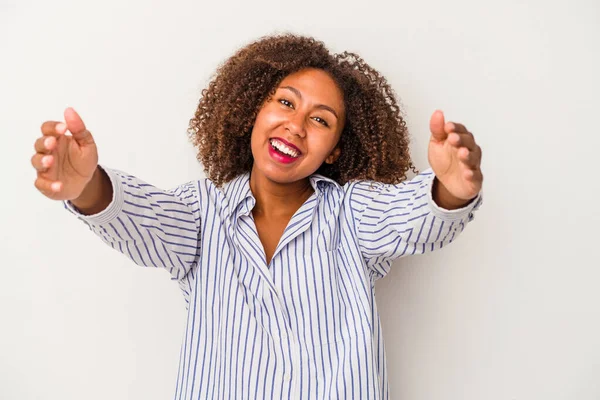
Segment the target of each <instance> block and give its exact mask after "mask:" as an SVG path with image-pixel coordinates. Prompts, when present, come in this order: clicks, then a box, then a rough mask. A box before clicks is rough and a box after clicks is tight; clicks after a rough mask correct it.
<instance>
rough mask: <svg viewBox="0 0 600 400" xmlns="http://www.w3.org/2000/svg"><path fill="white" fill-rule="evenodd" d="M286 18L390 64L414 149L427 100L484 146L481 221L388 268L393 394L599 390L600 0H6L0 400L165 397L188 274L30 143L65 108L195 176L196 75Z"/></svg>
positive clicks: (382, 300) (1, 77)
mask: <svg viewBox="0 0 600 400" xmlns="http://www.w3.org/2000/svg"><path fill="white" fill-rule="evenodd" d="M278 31H292V32H295V33H301V34H308V35H313V36H315V37H317V38H318V39H320V40H323V41H325V43H326V44H327V45H328V46H329V47H330V48H331V50H332V51H334V52H341V51H343V50H350V51H355V52H358V53H359V54H361V55H362V56H363V57H364V58H365V59H366V60H367V61H368V62H369V63H371V64H372V65H373V66H374V67H375V68H377V69H379V70H380V71H381V72H382V73H383V74H384V75H385V76H387V78H388V80H389V82H390V83H391V84H392V86H393V87H394V88H395V90H396V93H397V95H398V97H399V98H400V100H401V102H402V104H403V107H404V110H405V112H406V114H407V121H408V125H409V128H410V131H411V134H412V139H413V141H412V152H413V157H414V159H415V162H416V164H417V166H418V167H419V168H420V169H424V168H426V167H427V157H426V151H427V142H428V138H429V130H428V122H429V117H430V115H431V114H432V113H433V111H434V110H435V109H436V108H440V109H442V110H444V111H445V113H446V116H447V118H448V119H449V120H454V121H459V122H463V123H464V124H465V125H466V126H467V127H468V128H469V129H470V130H471V131H472V132H473V133H474V134H475V136H476V139H477V141H478V143H479V144H480V145H481V146H482V148H483V154H484V161H483V170H484V174H485V184H484V191H485V202H484V205H483V206H482V208H481V210H480V211H479V212H478V213H477V216H476V218H475V221H474V222H473V223H472V224H470V226H469V227H468V229H467V230H466V231H465V232H464V234H463V235H462V236H461V237H460V239H459V240H457V241H456V242H455V243H454V244H453V245H452V246H449V247H447V248H444V249H443V250H442V251H439V252H437V253H434V254H431V255H428V256H421V257H412V258H405V259H403V260H401V261H399V262H397V263H396V265H395V269H394V271H393V272H392V273H391V274H390V275H389V276H388V277H386V278H385V279H384V280H382V281H381V282H379V283H378V284H377V297H378V304H379V307H380V310H381V312H382V321H383V327H384V332H385V339H386V343H387V351H388V356H389V360H388V365H389V378H390V381H391V387H392V389H391V394H392V398H393V399H410V400H429V399H434V400H435V399H451V400H471V399H473V400H475V399H477V400H479V399H486V400H531V399H544V400H558V399H565V400H567V399H569V400H593V399H595V400H597V399H600V261H599V258H600V257H599V256H598V244H599V243H598V239H599V238H600V237H599V234H598V228H599V226H600V225H599V224H600V215H599V214H600V212H599V211H598V206H597V204H598V198H599V195H600V193H599V185H598V183H597V176H596V171H597V169H598V167H597V166H598V162H599V161H600V157H599V152H598V148H599V146H600V139H599V136H600V123H599V120H598V115H599V112H598V109H599V107H600V101H599V96H600V84H599V83H600V78H599V77H598V74H599V71H600V55H599V53H600V3H599V2H598V1H597V0H574V1H571V2H570V3H567V2H566V1H558V2H557V1H542V0H535V1H534V0H532V1H518V0H504V1H495V2H482V1H475V0H472V1H468V0H456V1H452V2H447V1H443V0H429V1H410V2H403V1H399V2H385V1H379V0H370V1H368V2H361V3H360V4H356V5H353V4H352V3H348V2H346V1H341V0H338V1H331V2H328V1H322V0H321V1H314V2H313V1H301V2H273V3H268V2H264V1H256V0H255V1H248V2H239V4H236V3H233V2H231V1H219V2H212V3H207V2H202V1H193V2H192V1H176V0H172V1H163V2H160V1H141V0H136V1H133V0H131V1H127V2H125V1H118V0H104V1H93V2H92V1H74V0H73V1H67V0H53V1H42V0H30V1H28V0H19V1H17V0H0V135H1V138H2V141H1V142H0V143H2V149H1V152H0V154H1V156H0V171H1V173H2V178H1V181H0V191H1V196H0V201H1V205H2V207H1V210H2V211H1V214H0V218H1V219H0V224H1V227H2V229H1V230H0V235H1V237H0V246H1V254H0V265H1V267H0V323H1V326H0V398H1V399H19V400H28V399H61V400H66V399H168V398H172V395H173V393H174V388H175V379H176V373H177V361H178V357H179V345H180V343H181V336H182V332H183V327H184V317H185V309H184V301H183V298H182V296H181V294H180V292H179V289H178V287H177V285H176V284H175V283H173V282H171V281H170V280H169V275H168V274H167V273H166V272H165V271H160V270H151V269H147V270H144V269H143V268H141V267H137V266H135V265H134V264H133V263H131V262H129V261H128V260H127V259H126V258H125V257H124V256H122V255H120V254H118V253H117V252H114V251H113V250H112V249H111V248H109V247H108V246H106V245H104V244H103V243H102V242H101V241H100V240H99V239H98V238H96V237H95V236H94V235H93V234H92V233H91V232H89V231H88V229H87V228H86V227H85V225H84V224H82V223H81V222H79V221H78V220H77V219H76V218H74V217H72V216H71V215H70V214H68V213H67V212H66V211H65V210H64V209H63V208H62V205H61V204H60V203H57V202H52V201H50V200H48V199H46V198H45V197H43V196H42V195H41V194H39V193H37V191H36V190H35V188H34V186H33V181H34V178H35V173H34V171H33V169H32V168H31V166H30V161H29V160H30V157H31V155H32V154H33V142H34V140H35V139H36V138H37V137H38V135H39V134H40V131H39V126H40V125H41V123H42V122H43V121H45V120H59V119H62V112H63V110H64V108H65V107H67V106H73V107H74V108H75V109H77V110H78V111H79V112H80V113H81V115H82V116H83V118H84V120H85V121H86V123H87V125H88V127H89V129H90V130H91V131H92V133H94V134H95V138H96V140H97V142H98V143H99V149H100V161H101V162H102V163H103V164H106V165H108V166H111V167H113V168H118V169H122V170H125V171H128V172H130V173H132V174H135V175H137V176H138V177H140V178H142V179H145V180H147V181H150V182H152V183H153V184H155V185H157V186H159V187H163V188H170V187H173V186H175V185H177V184H179V183H183V182H185V181H187V180H191V179H194V178H198V177H200V176H202V167H201V166H200V165H199V164H198V163H197V162H196V160H195V150H194V149H193V148H192V146H191V144H190V143H189V142H188V140H187V137H186V128H187V124H188V121H189V119H190V118H191V117H192V115H193V113H194V110H195V107H196V104H197V101H198V98H199V95H200V90H201V89H202V88H203V87H204V86H205V85H206V83H207V82H208V79H209V78H210V76H211V74H212V72H213V71H214V69H215V68H216V66H217V65H218V64H219V63H220V62H222V61H223V60H224V59H225V58H227V57H228V56H229V55H231V54H232V52H233V51H234V50H235V49H237V48H238V47H240V46H242V45H244V44H246V43H247V42H249V41H250V40H254V39H256V38H258V37H260V36H262V35H266V34H269V33H274V32H278Z"/></svg>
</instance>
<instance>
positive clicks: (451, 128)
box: [444, 122, 469, 133]
mask: <svg viewBox="0 0 600 400" xmlns="http://www.w3.org/2000/svg"><path fill="white" fill-rule="evenodd" d="M444 130H445V131H446V133H451V132H456V133H467V132H469V130H468V129H467V127H466V126H464V125H463V124H459V123H458V122H446V123H445V124H444Z"/></svg>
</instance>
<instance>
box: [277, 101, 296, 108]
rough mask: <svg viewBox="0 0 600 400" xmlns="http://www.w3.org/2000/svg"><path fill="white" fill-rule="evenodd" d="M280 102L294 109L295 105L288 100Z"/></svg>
mask: <svg viewBox="0 0 600 400" xmlns="http://www.w3.org/2000/svg"><path fill="white" fill-rule="evenodd" d="M279 102H280V103H281V104H283V105H284V106H286V107H289V108H294V105H293V104H292V102H291V101H289V100H287V99H279Z"/></svg>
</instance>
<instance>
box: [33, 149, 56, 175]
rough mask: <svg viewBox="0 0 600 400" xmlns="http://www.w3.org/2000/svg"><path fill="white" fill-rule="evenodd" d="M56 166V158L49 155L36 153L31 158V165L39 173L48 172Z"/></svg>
mask: <svg viewBox="0 0 600 400" xmlns="http://www.w3.org/2000/svg"><path fill="white" fill-rule="evenodd" d="M52 164H54V157H53V156H51V155H48V154H41V153H35V154H34V155H33V157H31V165H33V168H35V169H36V171H38V172H46V171H48V168H50V167H51V166H52Z"/></svg>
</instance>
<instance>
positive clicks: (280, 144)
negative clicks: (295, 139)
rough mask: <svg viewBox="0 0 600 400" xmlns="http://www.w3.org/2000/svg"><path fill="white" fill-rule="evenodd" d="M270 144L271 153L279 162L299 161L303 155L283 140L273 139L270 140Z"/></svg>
mask: <svg viewBox="0 0 600 400" xmlns="http://www.w3.org/2000/svg"><path fill="white" fill-rule="evenodd" d="M269 144H270V146H269V153H271V156H272V157H273V158H275V159H277V160H278V161H281V162H284V163H290V162H293V161H295V160H297V159H298V158H299V157H300V156H301V155H302V153H301V152H300V150H298V149H297V148H295V147H293V146H291V145H289V144H288V143H286V142H285V141H283V140H282V139H278V138H271V139H269Z"/></svg>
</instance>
